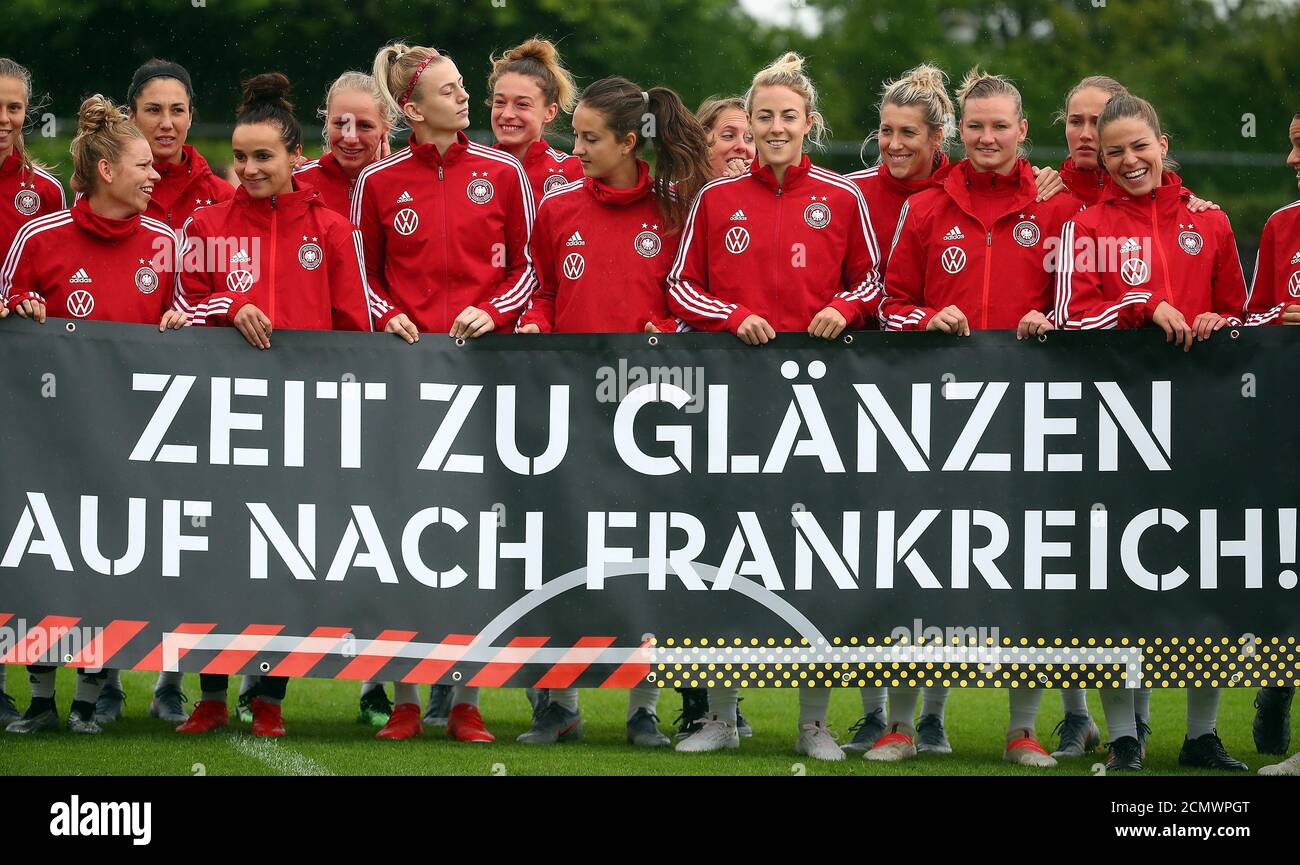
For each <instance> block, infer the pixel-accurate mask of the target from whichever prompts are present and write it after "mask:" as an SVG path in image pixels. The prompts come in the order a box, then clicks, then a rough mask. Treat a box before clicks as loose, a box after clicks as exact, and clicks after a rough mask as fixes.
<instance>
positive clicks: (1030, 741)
mask: <svg viewBox="0 0 1300 865" xmlns="http://www.w3.org/2000/svg"><path fill="white" fill-rule="evenodd" d="M1017 734H1023V735H1017ZM1012 737H1014V738H1012ZM1002 759H1003V760H1006V761H1007V762H1008V763H1015V764H1016V765H1017V766H1034V767H1036V768H1039V769H1050V768H1052V767H1053V766H1055V765H1056V761H1055V760H1054V759H1052V755H1051V754H1048V753H1047V751H1046V750H1045V749H1044V748H1043V746H1042V745H1040V744H1039V743H1038V740H1037V739H1035V738H1034V737H1033V736H1032V735H1031V734H1030V732H1029V731H1028V730H1013V731H1012V732H1011V737H1008V738H1007V750H1006V751H1004V752H1003V753H1002Z"/></svg>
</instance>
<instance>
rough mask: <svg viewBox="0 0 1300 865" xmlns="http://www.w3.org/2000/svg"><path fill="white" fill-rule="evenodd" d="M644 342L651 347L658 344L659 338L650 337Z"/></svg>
mask: <svg viewBox="0 0 1300 865" xmlns="http://www.w3.org/2000/svg"><path fill="white" fill-rule="evenodd" d="M646 342H648V343H650V344H651V345H658V344H659V337H657V336H652V337H650V338H649V339H648V340H646Z"/></svg>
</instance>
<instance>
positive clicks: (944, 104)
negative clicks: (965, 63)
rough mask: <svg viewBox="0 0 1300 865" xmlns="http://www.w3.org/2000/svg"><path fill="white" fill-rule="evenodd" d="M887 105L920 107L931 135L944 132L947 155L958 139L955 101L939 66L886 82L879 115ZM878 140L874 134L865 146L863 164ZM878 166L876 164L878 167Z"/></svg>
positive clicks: (925, 65)
mask: <svg viewBox="0 0 1300 865" xmlns="http://www.w3.org/2000/svg"><path fill="white" fill-rule="evenodd" d="M886 105H897V106H899V107H901V108H906V107H908V106H913V105H915V106H918V107H920V109H921V113H922V114H923V115H924V117H925V123H926V125H927V126H929V127H930V132H931V134H933V133H934V132H935V130H939V131H940V132H941V138H940V140H939V150H940V151H943V152H945V153H946V152H947V151H948V148H949V147H951V146H952V142H953V141H954V140H955V139H956V137H957V118H956V116H955V114H954V112H953V107H952V99H951V98H950V97H949V96H948V75H947V74H946V73H945V72H944V71H943V70H942V69H940V68H939V67H938V66H933V65H931V64H929V63H922V64H921V65H920V66H914V67H912V68H911V69H909V70H907V71H906V72H904V73H903V74H902V75H901V76H900V77H898V78H896V79H894V80H893V81H886V82H885V85H884V87H882V88H881V90H880V102H879V103H877V105H876V111H877V112H880V111H883V110H884V108H885V106H886ZM879 137H880V134H879V132H873V133H871V134H870V135H868V136H867V137H866V140H864V141H863V142H862V149H861V150H859V151H858V155H859V157H861V159H862V161H863V162H864V163H865V162H866V161H867V156H866V153H867V145H868V144H870V143H871V142H872V141H875V140H876V139H877V138H879ZM879 162H880V160H877V164H879Z"/></svg>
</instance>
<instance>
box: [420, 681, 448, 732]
mask: <svg viewBox="0 0 1300 865" xmlns="http://www.w3.org/2000/svg"><path fill="white" fill-rule="evenodd" d="M450 714H451V685H430V686H429V705H428V706H426V707H425V710H424V726H426V727H445V726H447V716H448V715H450Z"/></svg>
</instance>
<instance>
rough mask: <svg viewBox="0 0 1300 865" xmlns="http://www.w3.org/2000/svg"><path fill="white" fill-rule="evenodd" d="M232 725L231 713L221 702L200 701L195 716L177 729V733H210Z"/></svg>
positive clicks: (196, 706) (195, 708)
mask: <svg viewBox="0 0 1300 865" xmlns="http://www.w3.org/2000/svg"><path fill="white" fill-rule="evenodd" d="M229 723H230V713H229V712H228V711H227V710H226V704H225V703H224V702H222V701H221V700H199V702H198V703H196V704H195V706H194V714H193V715H190V716H189V718H188V719H186V721H185V723H183V724H181V725H180V726H179V727H177V728H176V732H177V733H210V732H212V731H213V730H219V729H221V728H222V727H225V726H226V725H227V724H229Z"/></svg>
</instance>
